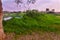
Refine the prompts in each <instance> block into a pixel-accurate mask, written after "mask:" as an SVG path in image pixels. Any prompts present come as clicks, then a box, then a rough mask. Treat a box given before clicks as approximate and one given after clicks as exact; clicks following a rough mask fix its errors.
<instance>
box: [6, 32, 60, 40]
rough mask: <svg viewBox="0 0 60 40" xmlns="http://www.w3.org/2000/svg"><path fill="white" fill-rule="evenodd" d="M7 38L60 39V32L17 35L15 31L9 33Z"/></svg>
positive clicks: (29, 39) (14, 39)
mask: <svg viewBox="0 0 60 40" xmlns="http://www.w3.org/2000/svg"><path fill="white" fill-rule="evenodd" d="M5 40H60V34H56V33H52V32H48V33H47V32H44V33H43V32H40V33H32V34H31V35H28V34H27V35H15V34H14V33H10V34H7V37H6V38H5Z"/></svg>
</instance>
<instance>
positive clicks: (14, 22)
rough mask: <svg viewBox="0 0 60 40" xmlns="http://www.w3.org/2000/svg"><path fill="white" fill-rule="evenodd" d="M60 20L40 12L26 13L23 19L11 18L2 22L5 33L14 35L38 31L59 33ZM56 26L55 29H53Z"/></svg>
mask: <svg viewBox="0 0 60 40" xmlns="http://www.w3.org/2000/svg"><path fill="white" fill-rule="evenodd" d="M59 20H60V19H59V18H57V17H56V15H53V14H44V13H43V14H41V13H40V12H35V11H27V12H26V14H24V15H23V18H15V17H14V18H12V19H11V20H8V21H3V26H4V30H5V32H14V33H16V34H28V33H32V32H38V31H47V32H57V31H60V29H59V27H57V25H60V21H59ZM54 25H56V27H54Z"/></svg>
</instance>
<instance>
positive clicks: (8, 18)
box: [3, 17, 13, 21]
mask: <svg viewBox="0 0 60 40" xmlns="http://www.w3.org/2000/svg"><path fill="white" fill-rule="evenodd" d="M12 18H13V17H6V18H3V20H5V21H7V20H10V19H12Z"/></svg>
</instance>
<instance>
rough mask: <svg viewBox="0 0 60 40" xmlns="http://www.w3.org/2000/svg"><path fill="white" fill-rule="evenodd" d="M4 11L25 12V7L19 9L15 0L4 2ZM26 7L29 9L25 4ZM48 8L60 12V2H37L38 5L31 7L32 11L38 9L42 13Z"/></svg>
mask: <svg viewBox="0 0 60 40" xmlns="http://www.w3.org/2000/svg"><path fill="white" fill-rule="evenodd" d="M2 3H3V10H6V11H19V10H25V9H26V8H24V5H23V4H22V6H21V7H18V8H17V5H16V3H15V2H14V0H2ZM25 6H26V7H28V6H27V5H26V4H25ZM46 8H50V9H55V10H56V11H60V0H37V1H36V3H35V4H34V5H33V4H31V5H30V9H38V10H40V11H42V10H45V9H46Z"/></svg>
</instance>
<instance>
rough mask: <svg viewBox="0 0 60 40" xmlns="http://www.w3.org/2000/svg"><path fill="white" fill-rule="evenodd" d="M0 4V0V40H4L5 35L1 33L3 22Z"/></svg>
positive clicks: (0, 3)
mask: <svg viewBox="0 0 60 40" xmlns="http://www.w3.org/2000/svg"><path fill="white" fill-rule="evenodd" d="M2 9H3V8H2V2H1V0H0V40H3V38H5V34H4V31H3V25H2V20H3V12H2Z"/></svg>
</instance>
